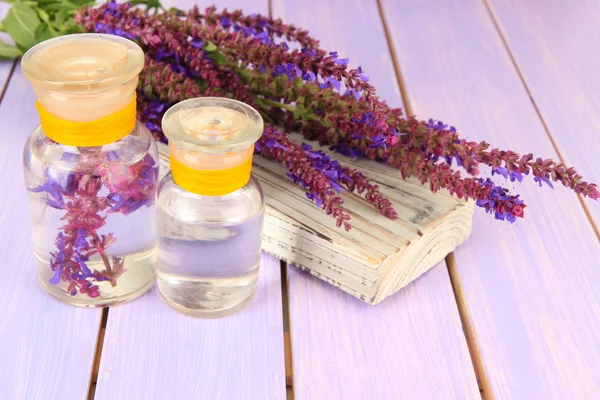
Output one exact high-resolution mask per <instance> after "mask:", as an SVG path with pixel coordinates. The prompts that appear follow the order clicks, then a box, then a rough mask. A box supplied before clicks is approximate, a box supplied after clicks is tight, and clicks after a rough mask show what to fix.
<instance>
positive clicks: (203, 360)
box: [96, 256, 286, 400]
mask: <svg viewBox="0 0 600 400" xmlns="http://www.w3.org/2000/svg"><path fill="white" fill-rule="evenodd" d="M261 268H262V270H261V273H260V278H259V287H258V292H257V294H256V297H255V298H254V299H253V300H252V303H251V304H250V305H249V306H248V308H246V309H244V310H242V311H240V312H239V313H237V314H234V315H233V316H230V317H227V318H222V319H216V320H205V319H196V318H191V317H187V316H184V315H181V314H178V313H177V312H175V311H174V310H172V309H171V308H169V306H167V305H166V304H165V303H164V302H163V301H161V299H160V298H159V297H160V296H159V295H158V291H157V289H156V287H155V288H154V289H152V291H151V292H150V293H149V294H147V295H144V296H142V297H141V298H139V299H138V300H136V301H134V302H132V303H129V304H125V305H123V306H120V307H113V308H111V309H110V312H109V316H108V324H107V328H106V337H105V339H104V349H103V351H102V359H101V362H100V372H99V375H98V382H97V386H96V400H101V399H285V386H286V382H285V365H284V347H283V321H282V308H281V283H280V282H281V281H280V268H279V260H277V259H275V258H274V257H272V256H263V260H262V264H261Z"/></svg>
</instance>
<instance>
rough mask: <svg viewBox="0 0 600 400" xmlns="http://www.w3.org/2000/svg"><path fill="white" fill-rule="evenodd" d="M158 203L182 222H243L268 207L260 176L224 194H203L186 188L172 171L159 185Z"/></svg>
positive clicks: (164, 211)
mask: <svg viewBox="0 0 600 400" xmlns="http://www.w3.org/2000/svg"><path fill="white" fill-rule="evenodd" d="M158 207H159V210H160V212H161V213H165V214H167V215H168V216H169V217H171V218H175V219H176V220H179V221H181V222H189V223H197V222H227V223H239V222H242V221H245V220H247V219H249V218H252V217H254V216H256V215H258V214H261V213H262V212H263V211H264V207H265V199H264V194H263V191H262V188H261V186H260V184H259V183H258V181H257V180H256V178H254V177H253V176H251V177H250V181H248V183H247V184H246V185H245V186H244V187H242V188H241V189H238V190H236V191H235V192H232V193H229V194H226V195H224V196H202V195H198V194H195V193H191V192H188V191H186V190H185V189H182V188H181V187H180V186H178V185H177V184H176V183H175V181H174V180H173V175H172V173H171V172H169V173H168V174H167V175H166V176H165V177H164V178H163V180H162V181H161V183H160V185H159V188H158Z"/></svg>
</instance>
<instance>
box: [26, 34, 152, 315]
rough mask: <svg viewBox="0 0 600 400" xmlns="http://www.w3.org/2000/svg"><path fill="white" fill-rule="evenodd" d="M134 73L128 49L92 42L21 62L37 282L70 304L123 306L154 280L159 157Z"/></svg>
mask: <svg viewBox="0 0 600 400" xmlns="http://www.w3.org/2000/svg"><path fill="white" fill-rule="evenodd" d="M143 64H144V55H143V53H142V50H141V49H140V48H139V47H138V46H137V45H136V44H135V43H134V42H132V41H129V40H127V39H123V38H119V37H116V36H110V35H98V34H80V35H68V36H63V37H59V38H55V39H51V40H48V41H45V42H43V43H40V44H39V45H37V46H35V47H33V48H32V49H31V50H29V51H28V52H27V53H26V54H25V56H24V57H23V59H22V62H21V68H22V70H23V73H24V75H25V77H26V78H27V79H28V80H29V81H30V82H31V83H32V85H33V88H34V91H35V93H36V96H37V108H38V112H39V114H40V121H41V124H40V126H38V127H37V128H35V130H34V131H33V132H32V133H31V135H30V137H29V139H28V140H27V142H26V144H25V149H24V154H23V161H24V172H25V181H26V185H27V189H28V190H27V191H28V199H29V208H30V217H31V224H32V236H33V245H34V251H35V256H36V259H37V273H38V277H39V280H40V282H41V284H42V286H43V288H44V289H45V290H46V291H47V292H48V293H49V294H51V295H52V296H53V297H55V298H57V299H59V300H61V301H63V302H65V303H68V304H71V305H76V306H81V307H99V306H106V305H113V304H117V303H121V302H124V301H128V300H131V299H133V298H135V297H137V296H139V295H141V294H142V293H144V292H145V291H146V290H147V289H149V288H150V287H151V286H152V284H153V281H154V276H155V272H154V270H155V264H156V252H155V249H156V225H155V224H156V218H155V212H156V210H155V197H156V187H157V179H158V162H157V160H158V151H157V147H156V143H155V142H154V140H153V139H152V136H151V135H150V133H149V132H148V130H147V129H146V127H145V126H143V125H142V124H140V123H139V122H136V119H135V110H136V106H135V90H136V86H137V82H138V74H139V72H140V70H141V69H142V67H143Z"/></svg>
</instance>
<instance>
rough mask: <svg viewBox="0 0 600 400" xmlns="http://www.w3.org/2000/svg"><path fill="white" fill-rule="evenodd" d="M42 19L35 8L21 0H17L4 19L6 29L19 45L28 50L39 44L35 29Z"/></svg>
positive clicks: (3, 23)
mask: <svg viewBox="0 0 600 400" xmlns="http://www.w3.org/2000/svg"><path fill="white" fill-rule="evenodd" d="M40 23H41V21H40V18H39V17H38V15H37V13H36V12H35V10H34V9H33V8H31V7H29V6H28V5H26V4H25V3H23V2H21V1H20V0H15V2H14V3H13V5H12V7H11V8H10V9H9V10H8V12H7V13H6V17H4V19H3V20H2V25H3V26H4V29H5V30H6V32H8V34H9V35H10V37H11V38H13V40H14V41H15V43H16V44H17V46H19V47H20V48H22V49H24V50H27V49H29V48H30V47H32V46H34V45H35V44H37V41H36V39H35V30H36V29H37V27H38V25H40Z"/></svg>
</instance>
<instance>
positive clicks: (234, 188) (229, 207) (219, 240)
mask: <svg viewBox="0 0 600 400" xmlns="http://www.w3.org/2000/svg"><path fill="white" fill-rule="evenodd" d="M162 129H163V132H164V133H165V135H166V136H167V138H168V139H169V148H170V155H171V172H169V174H167V175H166V176H165V177H164V178H163V180H162V182H161V183H160V186H159V189H158V208H159V211H158V234H159V241H158V264H157V272H158V274H157V276H158V278H157V280H158V288H159V291H160V294H161V295H162V297H163V299H164V300H165V301H166V302H167V304H169V305H170V306H171V307H173V308H174V309H176V310H178V311H180V312H182V313H184V314H188V315H191V316H195V317H203V318H216V317H222V316H225V315H229V314H232V313H234V312H236V311H238V310H240V309H242V308H243V307H244V306H245V305H247V304H248V303H250V301H251V300H252V297H253V296H254V293H255V291H256V286H257V282H258V271H259V265H260V254H261V241H262V226H263V216H264V209H265V201H264V196H263V192H262V189H261V187H260V185H259V183H258V181H257V180H256V179H255V178H254V177H252V176H251V169H252V155H253V152H254V143H255V142H256V140H258V138H259V137H260V135H261V134H262V131H263V121H262V118H261V117H260V114H258V112H256V110H254V109H253V108H252V107H250V106H248V105H246V104H244V103H241V102H239V101H235V100H230V99H225V98H215V97H211V98H198V99H190V100H186V101H183V102H181V103H178V104H176V105H175V106H173V107H171V108H170V109H169V110H168V111H167V112H166V113H165V115H164V117H163V122H162Z"/></svg>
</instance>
